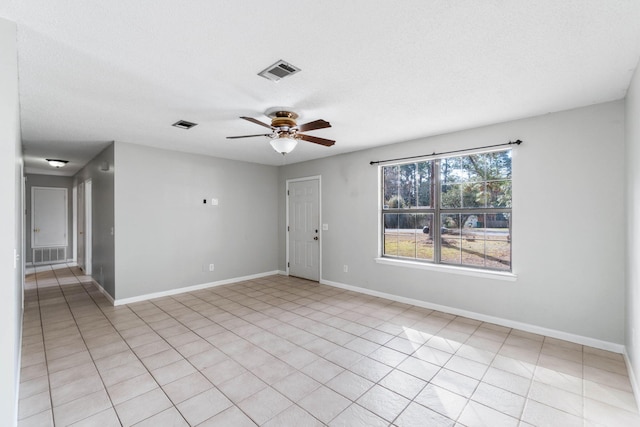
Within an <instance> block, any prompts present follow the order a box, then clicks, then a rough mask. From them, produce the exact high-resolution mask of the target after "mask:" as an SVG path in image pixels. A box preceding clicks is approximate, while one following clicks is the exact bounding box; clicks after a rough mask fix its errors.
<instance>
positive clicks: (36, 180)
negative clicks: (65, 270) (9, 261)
mask: <svg viewBox="0 0 640 427" xmlns="http://www.w3.org/2000/svg"><path fill="white" fill-rule="evenodd" d="M32 187H58V188H66V189H67V216H68V224H67V230H68V233H67V259H73V242H74V240H73V238H74V236H75V230H74V229H73V178H72V177H69V176H55V175H36V174H27V182H26V190H25V195H24V197H25V208H26V211H27V216H26V218H25V234H26V236H25V244H26V253H25V256H26V260H27V263H30V262H32V261H33V251H32V248H31V231H32V227H31V215H32V211H31V188H32Z"/></svg>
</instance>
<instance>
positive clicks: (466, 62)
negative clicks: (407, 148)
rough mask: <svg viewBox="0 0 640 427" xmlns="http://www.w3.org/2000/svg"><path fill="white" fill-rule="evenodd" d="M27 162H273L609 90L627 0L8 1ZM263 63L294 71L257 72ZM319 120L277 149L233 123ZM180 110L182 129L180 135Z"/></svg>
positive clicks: (540, 108) (620, 50)
mask: <svg viewBox="0 0 640 427" xmlns="http://www.w3.org/2000/svg"><path fill="white" fill-rule="evenodd" d="M0 3H1V4H0V17H4V18H6V19H9V20H12V21H15V22H16V23H17V25H18V49H19V51H18V56H19V58H18V59H19V78H20V102H21V120H22V137H23V141H24V147H25V164H26V166H27V171H29V172H36V173H38V172H40V173H50V172H51V171H52V170H51V169H50V168H49V169H47V168H46V167H44V166H43V163H44V162H43V160H42V159H43V158H44V157H59V158H66V159H69V160H70V161H71V162H70V163H69V165H68V166H67V167H66V168H64V169H62V170H60V172H61V173H64V174H73V173H75V171H77V170H78V168H79V167H81V166H82V165H84V164H85V163H86V162H87V161H88V160H90V159H91V158H92V157H93V156H94V155H95V154H97V153H98V152H99V151H100V150H101V149H103V148H104V147H105V146H106V145H107V144H108V143H109V142H110V141H113V140H115V141H122V142H131V143H136V144H143V145H149V146H154V147H159V148H167V149H173V150H180V151H186V152H192V153H201V154H206V155H211V156H218V157H224V158H230V159H239V160H246V161H250V162H256V163H263V164H271V165H279V164H283V163H284V162H285V161H286V162H287V163H294V162H300V161H304V160H309V159H314V158H319V157H325V156H330V155H334V154H338V153H344V152H349V151H355V150H360V149H364V148H368V147H373V146H378V145H383V144H390V143H394V142H399V141H404V140H409V139H413V138H418V137H423V136H429V135H434V134H440V133H444V132H450V131H455V130H460V129H466V128H471V127H476V126H481V125H486V124H491V123H497V122H503V121H507V120H512V119H517V118H522V117H528V116H534V115H539V114H544V113H548V112H553V111H560V110H565V109H570V108H575V107H580V106H585V105H590V104H594V103H600V102H606V101H611V100H616V99H620V98H623V97H624V96H625V93H626V90H627V87H628V85H629V82H630V79H631V75H632V72H633V70H634V69H635V67H636V65H637V63H638V59H639V57H640V24H639V23H640V1H638V0H631V1H622V0H602V1H592V0H579V1H578V0H573V1H569V0H565V1H558V0H551V1H547V0H545V1H529V0H527V1H524V0H523V1H506V0H505V1H500V0H493V1H489V0H487V1H470V0H469V1H455V0H453V1H444V0H441V1H432V0H415V1H396V2H392V1H388V0H385V1H378V0H375V1H374V0H352V1H344V0H324V1H317V0H314V1H308V0H303V1H295V2H288V3H284V2H265V1H258V0H245V1H238V0H235V1H231V0H229V1H226V0H225V1H221V0H217V1H214V0H191V1H182V2H178V1H175V0H172V1H168V0H153V1H151V0H137V1H130V0H128V1H127V0H109V1H97V0H76V1H72V0H66V1H62V0H56V1H52V0H20V1H6V0H5V1H4V2H0ZM278 59H283V60H285V61H287V62H290V63H292V64H293V65H296V66H297V67H299V68H301V69H302V71H301V72H300V73H298V74H296V75H294V76H291V77H290V78H288V79H285V80H282V81H281V82H279V83H274V82H272V81H269V80H267V79H264V78H262V77H259V76H258V75H257V73H258V72H260V71H261V70H262V69H264V68H265V67H267V66H268V65H270V64H272V63H273V62H275V61H276V60H278ZM273 106H292V107H295V108H296V109H297V111H298V112H299V113H301V116H302V118H301V119H300V120H299V123H304V122H306V121H311V120H315V119H320V118H322V119H325V120H328V121H330V122H331V124H332V125H333V127H332V128H331V129H322V130H317V131H313V132H309V134H312V135H316V136H319V137H324V138H330V139H335V140H337V143H336V145H335V146H333V147H331V148H326V147H322V146H316V145H314V144H310V143H307V142H301V143H300V144H298V147H297V148H296V149H295V150H294V151H293V152H292V153H291V154H289V155H287V156H286V159H283V158H282V156H281V155H279V154H277V153H276V152H275V151H273V150H272V149H271V147H270V146H269V144H268V140H267V139H266V138H251V139H241V140H228V139H225V137H226V136H230V135H244V134H255V133H261V132H262V131H263V130H264V128H260V127H259V126H256V125H255V124H252V123H249V122H246V121H243V120H240V119H239V118H238V116H241V115H246V116H251V117H255V118H258V119H260V120H263V121H268V119H267V118H266V117H265V116H264V115H263V113H264V111H265V110H267V109H268V108H269V107H273ZM179 119H184V120H188V121H192V122H196V123H198V124H199V125H198V126H197V127H195V128H193V129H191V130H188V131H184V130H180V129H176V128H173V127H171V126H170V125H171V124H172V123H173V122H175V121H177V120H179Z"/></svg>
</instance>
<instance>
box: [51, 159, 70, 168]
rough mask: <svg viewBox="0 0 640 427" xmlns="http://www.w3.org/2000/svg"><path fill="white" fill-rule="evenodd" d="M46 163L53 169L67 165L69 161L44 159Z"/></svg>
mask: <svg viewBox="0 0 640 427" xmlns="http://www.w3.org/2000/svg"><path fill="white" fill-rule="evenodd" d="M45 160H46V161H47V162H49V165H50V166H52V167H54V168H57V169H59V168H61V167H63V166H64V165H66V164H67V163H69V160H60V159H45Z"/></svg>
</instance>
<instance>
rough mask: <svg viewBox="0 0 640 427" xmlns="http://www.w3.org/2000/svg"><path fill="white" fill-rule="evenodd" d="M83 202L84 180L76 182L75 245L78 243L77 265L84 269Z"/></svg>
mask: <svg viewBox="0 0 640 427" xmlns="http://www.w3.org/2000/svg"><path fill="white" fill-rule="evenodd" d="M84 206H85V204H84V182H81V183H80V184H78V209H77V212H78V230H77V232H78V234H77V238H76V241H77V245H78V259H77V262H78V267H80V268H81V269H83V270H84V246H85V242H84V214H85V207H84Z"/></svg>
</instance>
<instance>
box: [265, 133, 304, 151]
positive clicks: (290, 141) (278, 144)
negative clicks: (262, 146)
mask: <svg viewBox="0 0 640 427" xmlns="http://www.w3.org/2000/svg"><path fill="white" fill-rule="evenodd" d="M270 143H271V146H272V147H273V149H274V150H276V151H277V152H278V153H280V154H282V155H285V154H289V153H290V152H292V151H293V149H294V148H296V145H298V140H297V139H295V138H293V137H292V136H291V135H286V134H280V136H278V137H277V138H274V139H272V140H271V141H270Z"/></svg>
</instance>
